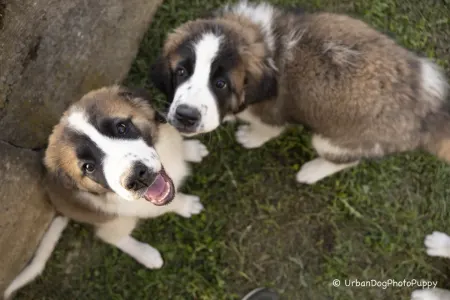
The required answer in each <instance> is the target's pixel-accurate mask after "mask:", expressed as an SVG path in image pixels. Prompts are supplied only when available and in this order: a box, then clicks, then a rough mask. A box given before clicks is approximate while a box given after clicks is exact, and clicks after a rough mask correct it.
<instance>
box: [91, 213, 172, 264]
mask: <svg viewBox="0 0 450 300" xmlns="http://www.w3.org/2000/svg"><path fill="white" fill-rule="evenodd" d="M137 221H138V219H137V218H132V217H118V218H116V219H114V220H112V221H109V222H107V223H104V224H101V225H98V226H97V230H96V234H97V236H98V237H99V238H100V239H101V240H103V241H104V242H106V243H108V244H111V245H113V246H116V247H117V248H119V249H120V250H122V251H123V252H125V253H127V254H128V255H130V256H131V257H133V258H134V259H135V260H137V261H138V262H139V263H141V264H143V265H144V266H145V267H147V268H149V269H159V268H161V267H162V265H163V263H164V262H163V259H162V257H161V254H160V253H159V251H158V250H156V249H155V248H153V247H152V246H150V245H149V244H147V243H143V242H140V241H138V240H136V239H135V238H133V237H132V236H131V232H132V231H133V229H134V228H135V227H136V224H137Z"/></svg>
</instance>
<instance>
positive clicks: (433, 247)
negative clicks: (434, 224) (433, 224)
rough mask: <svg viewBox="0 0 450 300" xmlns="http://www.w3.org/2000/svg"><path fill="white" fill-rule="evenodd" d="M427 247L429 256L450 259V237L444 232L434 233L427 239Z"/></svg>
mask: <svg viewBox="0 0 450 300" xmlns="http://www.w3.org/2000/svg"><path fill="white" fill-rule="evenodd" d="M425 246H426V247H427V254H428V255H429V256H440V257H448V258H450V236H448V235H447V234H445V233H443V232H438V231H434V232H433V233H432V234H429V235H427V236H426V238H425Z"/></svg>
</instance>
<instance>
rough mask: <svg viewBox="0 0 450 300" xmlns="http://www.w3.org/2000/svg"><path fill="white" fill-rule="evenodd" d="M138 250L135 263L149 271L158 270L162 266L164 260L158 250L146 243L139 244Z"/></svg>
mask: <svg viewBox="0 0 450 300" xmlns="http://www.w3.org/2000/svg"><path fill="white" fill-rule="evenodd" d="M139 248H140V249H139V254H138V257H136V260H137V261H139V262H140V263H141V264H143V265H144V266H146V267H147V268H149V269H159V268H161V267H162V266H163V264H164V260H163V259H162V256H161V253H159V251H158V250H156V249H155V248H153V247H152V246H150V245H149V244H146V243H140V245H139Z"/></svg>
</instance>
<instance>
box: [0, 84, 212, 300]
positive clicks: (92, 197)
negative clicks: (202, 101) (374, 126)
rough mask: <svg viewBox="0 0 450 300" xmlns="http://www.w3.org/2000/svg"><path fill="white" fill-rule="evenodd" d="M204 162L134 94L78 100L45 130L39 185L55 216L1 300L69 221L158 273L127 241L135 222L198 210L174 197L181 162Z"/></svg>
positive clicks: (151, 251)
mask: <svg viewBox="0 0 450 300" xmlns="http://www.w3.org/2000/svg"><path fill="white" fill-rule="evenodd" d="M207 154H208V151H207V149H206V147H205V146H204V145H203V144H201V143H200V142H199V141H198V140H183V138H182V136H181V135H180V134H179V133H178V131H177V130H176V129H175V128H173V127H172V126H171V125H169V124H168V123H167V122H166V120H165V117H163V116H162V115H161V114H160V113H158V111H156V110H155V109H153V108H152V106H151V103H150V98H149V97H148V96H147V95H145V93H143V92H142V91H135V90H130V89H127V88H125V87H121V86H110V87H104V88H101V89H98V90H94V91H92V92H90V93H88V94H86V95H85V96H84V97H83V98H82V99H81V100H79V101H78V102H76V103H74V104H72V105H71V106H70V107H69V108H68V109H67V111H66V112H65V113H64V115H63V116H62V118H61V120H60V122H59V123H58V124H57V125H56V126H55V127H54V128H53V132H52V134H51V135H50V137H49V144H48V147H47V149H46V152H45V157H44V164H45V167H46V170H47V174H46V178H45V184H46V188H47V190H48V194H49V198H50V200H51V203H52V204H53V206H54V207H55V209H56V211H57V212H58V216H57V217H55V219H54V220H53V221H52V223H51V225H50V227H49V229H48V231H47V232H46V233H45V235H44V237H43V238H42V240H41V242H40V245H39V246H38V249H37V251H36V253H35V255H34V258H33V259H32V260H31V262H30V263H29V265H28V266H26V267H25V269H24V270H23V271H22V272H21V273H20V274H19V275H18V276H17V277H16V278H15V279H14V281H13V282H12V283H11V284H10V285H9V287H8V288H7V289H6V291H5V293H4V296H5V298H9V297H10V296H11V295H12V293H13V292H15V291H16V290H18V289H19V288H21V287H22V286H24V285H25V284H27V283H28V282H30V281H31V280H33V279H34V278H35V277H36V276H38V275H39V274H40V273H41V272H42V271H43V269H44V266H45V263H46V261H47V260H48V258H49V257H50V254H51V252H52V251H53V249H54V247H55V245H56V243H57V241H58V239H59V237H60V236H61V234H62V231H63V230H64V228H65V227H66V226H67V224H68V221H69V219H73V220H75V221H77V222H82V223H88V224H92V225H94V227H95V230H96V235H97V236H98V237H99V238H100V239H102V240H103V241H105V242H106V243H109V244H111V245H114V246H116V247H118V248H119V249H121V250H122V251H123V252H125V253H127V254H129V255H130V256H132V257H133V258H134V259H136V260H137V261H138V262H139V263H141V264H143V265H144V266H145V267H147V268H151V269H156V268H160V267H161V266H162V265H163V260H162V257H161V255H160V253H159V252H158V250H156V249H155V248H153V247H151V246H150V245H148V244H146V243H143V242H140V241H138V240H136V239H134V238H133V237H132V236H131V233H132V231H133V229H134V228H135V226H136V224H137V222H138V220H139V219H146V218H154V217H157V216H160V215H162V214H165V213H169V212H174V213H177V214H179V215H181V216H183V217H190V216H192V215H195V214H198V213H200V212H201V211H202V210H203V206H202V204H201V203H200V200H199V197H197V196H193V195H187V194H183V193H179V192H177V189H178V188H179V187H180V185H181V184H182V183H183V180H184V179H185V178H186V176H188V175H189V172H190V169H189V165H188V163H187V162H188V161H190V162H200V161H201V160H202V159H203V157H204V156H206V155H207Z"/></svg>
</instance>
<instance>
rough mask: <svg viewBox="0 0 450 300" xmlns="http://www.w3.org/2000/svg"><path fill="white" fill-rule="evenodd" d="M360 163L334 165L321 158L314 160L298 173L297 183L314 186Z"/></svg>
mask: <svg viewBox="0 0 450 300" xmlns="http://www.w3.org/2000/svg"><path fill="white" fill-rule="evenodd" d="M357 164H358V162H353V163H348V164H334V163H332V162H330V161H328V160H325V159H323V158H321V157H319V158H316V159H313V160H311V161H309V162H307V163H305V164H303V166H302V167H301V169H300V171H299V172H298V173H297V181H298V182H300V183H306V184H314V183H316V182H317V181H319V180H321V179H323V178H325V177H328V176H330V175H332V174H334V173H337V172H339V171H342V170H344V169H347V168H350V167H353V166H356V165H357Z"/></svg>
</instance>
